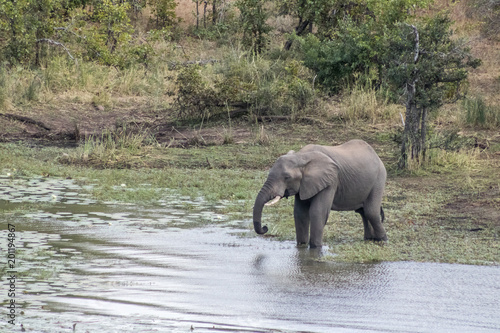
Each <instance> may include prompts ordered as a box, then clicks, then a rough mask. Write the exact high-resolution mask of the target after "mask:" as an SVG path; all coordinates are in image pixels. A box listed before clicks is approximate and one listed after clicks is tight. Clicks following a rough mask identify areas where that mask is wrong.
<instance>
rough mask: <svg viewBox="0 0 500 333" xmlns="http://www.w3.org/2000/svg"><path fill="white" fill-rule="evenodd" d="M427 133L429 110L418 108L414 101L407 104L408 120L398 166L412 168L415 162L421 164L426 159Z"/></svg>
mask: <svg viewBox="0 0 500 333" xmlns="http://www.w3.org/2000/svg"><path fill="white" fill-rule="evenodd" d="M426 135H427V110H426V109H425V108H418V107H417V105H416V103H415V102H413V103H411V104H409V105H407V106H406V122H405V129H404V131H403V140H402V144H401V156H400V160H399V164H398V167H399V168H400V169H407V168H410V167H411V166H412V165H414V163H416V164H417V166H418V165H420V163H422V162H423V161H424V160H425V154H426V150H427V147H426Z"/></svg>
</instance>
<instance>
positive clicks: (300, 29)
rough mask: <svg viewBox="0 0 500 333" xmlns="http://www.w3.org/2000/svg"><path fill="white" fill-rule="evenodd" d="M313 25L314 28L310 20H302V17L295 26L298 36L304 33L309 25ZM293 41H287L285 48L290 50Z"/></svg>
mask: <svg viewBox="0 0 500 333" xmlns="http://www.w3.org/2000/svg"><path fill="white" fill-rule="evenodd" d="M309 24H310V25H311V28H312V23H311V21H309V20H305V21H302V18H300V20H299V25H298V26H297V27H296V28H295V33H296V34H297V36H300V35H302V33H303V32H304V31H305V30H306V28H307V26H308V25H309ZM292 43H293V41H292V40H291V39H289V40H287V41H286V43H285V50H286V51H288V50H290V48H291V47H292Z"/></svg>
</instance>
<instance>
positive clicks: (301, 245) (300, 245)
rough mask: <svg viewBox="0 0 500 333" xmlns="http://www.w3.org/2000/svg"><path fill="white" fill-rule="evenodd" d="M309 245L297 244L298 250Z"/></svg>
mask: <svg viewBox="0 0 500 333" xmlns="http://www.w3.org/2000/svg"><path fill="white" fill-rule="evenodd" d="M307 245H308V244H307V243H302V242H301V243H297V247H298V248H306V247H307Z"/></svg>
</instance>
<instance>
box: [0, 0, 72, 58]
mask: <svg viewBox="0 0 500 333" xmlns="http://www.w3.org/2000/svg"><path fill="white" fill-rule="evenodd" d="M63 4H64V5H66V6H68V5H70V3H69V4H67V3H66V2H65V1H63V0H42V1H30V0H18V1H8V0H0V48H1V49H2V52H1V54H0V60H7V61H9V62H13V63H30V62H33V61H34V60H35V58H36V56H37V54H38V52H40V48H38V49H37V46H40V43H41V42H42V39H44V38H48V37H50V36H52V34H53V32H54V27H55V26H57V24H58V22H59V21H60V20H61V15H62V14H63V10H64V7H63Z"/></svg>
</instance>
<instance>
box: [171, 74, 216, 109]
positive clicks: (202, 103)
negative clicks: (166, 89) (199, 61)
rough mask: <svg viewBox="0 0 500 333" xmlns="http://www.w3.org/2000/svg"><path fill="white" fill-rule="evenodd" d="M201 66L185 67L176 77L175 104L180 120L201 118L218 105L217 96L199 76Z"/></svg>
mask: <svg viewBox="0 0 500 333" xmlns="http://www.w3.org/2000/svg"><path fill="white" fill-rule="evenodd" d="M201 70H202V68H201V66H200V65H193V66H186V67H184V68H182V69H181V70H180V71H179V74H178V75H177V80H176V84H177V92H176V94H175V95H176V96H177V98H176V102H177V105H176V107H177V109H178V114H179V116H180V117H181V118H202V117H205V116H209V115H210V110H211V109H212V108H213V107H215V106H217V105H218V98H217V97H218V96H217V95H218V94H217V92H216V91H215V90H214V89H213V88H212V87H209V85H208V82H207V80H206V79H205V78H203V76H202V75H201Z"/></svg>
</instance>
